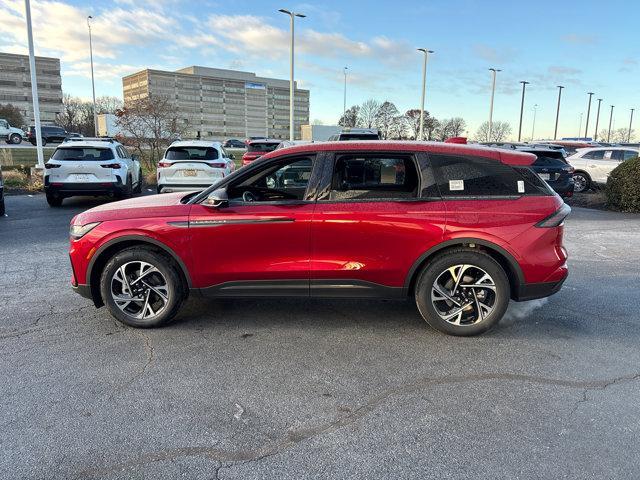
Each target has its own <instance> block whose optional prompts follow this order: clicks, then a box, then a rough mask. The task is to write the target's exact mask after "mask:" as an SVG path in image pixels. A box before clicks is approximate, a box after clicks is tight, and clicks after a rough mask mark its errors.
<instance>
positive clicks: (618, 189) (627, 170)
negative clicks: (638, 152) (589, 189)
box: [606, 158, 640, 212]
mask: <svg viewBox="0 0 640 480" xmlns="http://www.w3.org/2000/svg"><path fill="white" fill-rule="evenodd" d="M606 194H607V205H608V206H609V207H611V208H614V209H616V210H620V211H622V212H640V158H633V159H631V160H627V161H625V162H622V163H621V164H620V165H618V166H617V167H616V168H615V169H614V170H613V171H612V172H611V174H610V175H609V179H608V180H607V188H606Z"/></svg>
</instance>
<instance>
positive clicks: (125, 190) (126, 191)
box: [118, 175, 133, 198]
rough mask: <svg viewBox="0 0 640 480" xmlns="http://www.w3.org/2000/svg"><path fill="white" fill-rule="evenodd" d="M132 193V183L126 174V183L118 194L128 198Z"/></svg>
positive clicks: (120, 196) (129, 176)
mask: <svg viewBox="0 0 640 480" xmlns="http://www.w3.org/2000/svg"><path fill="white" fill-rule="evenodd" d="M132 195H133V184H132V181H131V175H127V183H126V184H125V186H124V188H123V189H122V192H120V195H118V197H119V198H130V197H131V196H132Z"/></svg>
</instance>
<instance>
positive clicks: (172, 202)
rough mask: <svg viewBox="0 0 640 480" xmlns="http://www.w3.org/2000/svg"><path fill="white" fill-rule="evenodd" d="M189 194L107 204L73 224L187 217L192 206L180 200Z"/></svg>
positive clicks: (155, 196) (165, 195) (74, 220)
mask: <svg viewBox="0 0 640 480" xmlns="http://www.w3.org/2000/svg"><path fill="white" fill-rule="evenodd" d="M188 194H189V193H188V192H178V193H163V194H159V195H146V196H144V197H137V198H131V199H128V200H121V201H119V202H111V203H105V204H103V205H99V206H97V207H94V208H91V209H89V210H87V211H85V212H83V213H81V214H79V215H77V216H76V217H75V218H74V219H73V221H72V223H74V224H80V225H85V224H87V223H92V222H105V221H108V220H126V219H131V218H153V217H173V216H180V215H186V214H187V213H188V212H189V209H190V207H191V206H190V205H185V204H183V203H182V202H181V201H180V200H182V198H184V197H185V196H187V195H188Z"/></svg>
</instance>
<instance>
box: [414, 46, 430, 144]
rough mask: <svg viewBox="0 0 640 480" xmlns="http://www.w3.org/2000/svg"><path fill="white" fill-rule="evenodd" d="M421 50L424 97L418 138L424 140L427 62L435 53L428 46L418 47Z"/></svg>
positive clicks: (421, 101)
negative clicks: (430, 55) (422, 54)
mask: <svg viewBox="0 0 640 480" xmlns="http://www.w3.org/2000/svg"><path fill="white" fill-rule="evenodd" d="M417 50H418V51H419V52H422V53H424V61H423V63H422V97H421V100H420V127H419V132H418V138H419V139H420V141H423V140H424V99H425V95H426V91H427V62H428V61H429V54H430V53H434V51H433V50H429V49H427V48H418V49H417Z"/></svg>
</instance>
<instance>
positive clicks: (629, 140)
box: [627, 108, 635, 143]
mask: <svg viewBox="0 0 640 480" xmlns="http://www.w3.org/2000/svg"><path fill="white" fill-rule="evenodd" d="M634 110H635V108H632V109H631V118H630V119H629V134H628V135H627V143H631V124H632V123H633V111H634Z"/></svg>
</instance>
